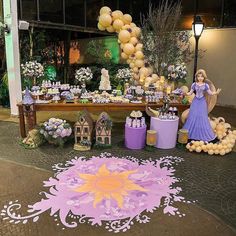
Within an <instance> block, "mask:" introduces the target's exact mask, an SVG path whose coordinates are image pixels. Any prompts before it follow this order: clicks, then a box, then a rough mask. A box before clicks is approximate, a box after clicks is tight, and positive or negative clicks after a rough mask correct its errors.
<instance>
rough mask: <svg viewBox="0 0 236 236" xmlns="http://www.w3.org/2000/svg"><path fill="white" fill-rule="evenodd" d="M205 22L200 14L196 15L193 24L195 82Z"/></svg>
mask: <svg viewBox="0 0 236 236" xmlns="http://www.w3.org/2000/svg"><path fill="white" fill-rule="evenodd" d="M203 27H204V23H203V22H202V19H201V17H200V16H194V21H193V24H192V30H193V33H194V37H195V41H196V43H195V55H194V69H193V82H195V74H196V71H197V59H198V41H199V38H200V37H201V34H202V31H203Z"/></svg>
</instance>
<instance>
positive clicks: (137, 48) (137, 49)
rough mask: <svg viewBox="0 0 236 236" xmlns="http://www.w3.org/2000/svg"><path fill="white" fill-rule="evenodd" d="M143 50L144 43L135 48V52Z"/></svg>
mask: <svg viewBox="0 0 236 236" xmlns="http://www.w3.org/2000/svg"><path fill="white" fill-rule="evenodd" d="M142 49H143V44H142V43H138V44H137V45H136V46H135V51H136V52H137V51H142Z"/></svg>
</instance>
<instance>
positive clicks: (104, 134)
mask: <svg viewBox="0 0 236 236" xmlns="http://www.w3.org/2000/svg"><path fill="white" fill-rule="evenodd" d="M111 129H112V121H111V118H110V116H109V115H108V114H107V113H106V112H102V113H101V114H100V115H99V117H98V120H97V122H96V146H102V147H109V146H111Z"/></svg>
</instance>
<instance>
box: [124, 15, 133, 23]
mask: <svg viewBox="0 0 236 236" xmlns="http://www.w3.org/2000/svg"><path fill="white" fill-rule="evenodd" d="M123 21H124V23H125V24H130V23H131V22H132V16H131V15H130V14H124V15H123Z"/></svg>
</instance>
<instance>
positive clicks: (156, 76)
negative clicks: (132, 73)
mask: <svg viewBox="0 0 236 236" xmlns="http://www.w3.org/2000/svg"><path fill="white" fill-rule="evenodd" d="M158 79H159V77H158V75H157V74H152V81H153V82H156V81H157V80H158Z"/></svg>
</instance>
